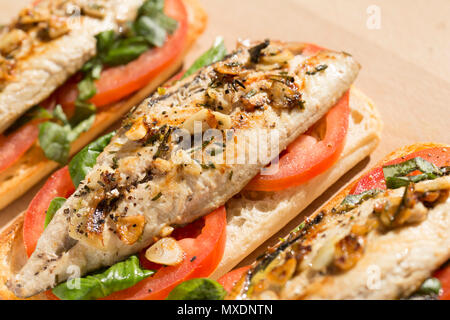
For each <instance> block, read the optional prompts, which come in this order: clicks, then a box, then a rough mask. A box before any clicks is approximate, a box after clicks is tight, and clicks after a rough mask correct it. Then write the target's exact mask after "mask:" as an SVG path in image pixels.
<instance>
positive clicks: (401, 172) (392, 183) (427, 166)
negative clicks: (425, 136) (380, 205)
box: [383, 157, 442, 189]
mask: <svg viewBox="0 0 450 320" xmlns="http://www.w3.org/2000/svg"><path fill="white" fill-rule="evenodd" d="M416 170H419V171H421V172H422V173H423V174H424V175H419V176H418V177H414V176H407V175H408V174H410V173H411V172H414V171H416ZM383 173H384V178H385V179H386V186H387V187H388V188H389V189H396V188H400V187H403V186H406V185H408V183H409V182H418V181H422V180H426V179H436V178H437V177H438V176H441V175H442V172H441V170H439V168H438V167H436V166H435V165H434V164H432V163H431V162H428V161H426V160H424V159H423V158H421V157H417V158H413V159H410V160H407V161H405V162H402V163H399V164H393V165H389V166H385V167H383ZM399 177H402V178H400V179H399Z"/></svg>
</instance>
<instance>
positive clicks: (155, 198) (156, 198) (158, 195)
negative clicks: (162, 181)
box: [152, 192, 163, 201]
mask: <svg viewBox="0 0 450 320" xmlns="http://www.w3.org/2000/svg"><path fill="white" fill-rule="evenodd" d="M162 195H163V194H162V193H161V192H160V193H158V194H157V195H156V196H154V197H153V198H152V201H156V200H158V199H159V198H161V196H162Z"/></svg>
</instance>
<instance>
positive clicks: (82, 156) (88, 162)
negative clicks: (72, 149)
mask: <svg viewBox="0 0 450 320" xmlns="http://www.w3.org/2000/svg"><path fill="white" fill-rule="evenodd" d="M114 134H115V133H114V132H111V133H109V134H107V135H105V136H103V137H101V138H99V139H97V140H96V141H94V142H92V143H91V144H90V145H88V146H87V147H85V148H84V149H83V150H81V151H80V152H79V153H78V154H77V155H76V156H75V157H73V159H72V161H70V163H69V173H70V177H71V178H72V181H73V184H74V185H75V187H78V185H79V184H80V182H81V181H83V180H84V178H85V177H86V175H87V174H88V173H89V171H91V169H92V168H93V167H94V165H95V163H96V161H97V157H98V156H99V155H100V153H101V152H103V150H104V149H105V147H106V146H107V145H108V144H109V142H110V141H111V138H112V137H113V136H114Z"/></svg>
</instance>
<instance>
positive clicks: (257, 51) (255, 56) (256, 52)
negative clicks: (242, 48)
mask: <svg viewBox="0 0 450 320" xmlns="http://www.w3.org/2000/svg"><path fill="white" fill-rule="evenodd" d="M269 45H270V40H268V39H266V40H264V42H262V43H260V44H258V45H256V46H254V47H252V48H250V49H249V50H248V52H249V54H250V61H251V62H252V63H258V62H259V58H260V57H261V51H263V50H264V49H265V48H267V47H268V46H269Z"/></svg>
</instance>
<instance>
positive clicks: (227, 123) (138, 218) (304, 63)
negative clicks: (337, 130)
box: [9, 40, 359, 297]
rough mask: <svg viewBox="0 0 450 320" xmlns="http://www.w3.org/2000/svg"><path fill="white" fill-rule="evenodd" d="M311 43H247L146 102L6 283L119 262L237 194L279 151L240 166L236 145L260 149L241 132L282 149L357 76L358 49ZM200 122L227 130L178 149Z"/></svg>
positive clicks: (34, 289)
mask: <svg viewBox="0 0 450 320" xmlns="http://www.w3.org/2000/svg"><path fill="white" fill-rule="evenodd" d="M303 49H304V45H302V44H296V45H293V44H283V43H275V42H272V43H270V42H269V41H268V40H266V41H265V42H262V43H259V44H255V45H254V46H251V45H249V46H248V47H246V46H244V45H242V46H240V47H238V49H237V50H236V51H235V52H234V53H233V54H231V55H229V56H228V57H226V58H225V59H224V60H223V61H221V62H218V63H216V64H213V65H211V66H209V67H206V68H204V69H202V70H200V71H199V72H198V73H197V74H195V75H192V76H191V77H189V78H187V79H185V80H184V81H181V82H179V83H178V84H176V85H174V86H173V87H171V88H169V89H166V90H165V92H163V91H164V90H159V94H155V96H153V97H151V98H149V99H147V100H145V101H144V102H143V103H142V104H141V105H139V106H138V107H137V108H136V109H135V110H134V111H132V113H131V114H130V115H129V116H128V117H127V118H126V119H125V121H124V125H123V127H122V128H121V129H120V130H119V132H118V133H117V134H116V136H115V137H114V138H113V139H112V141H111V143H110V144H109V146H107V147H106V149H105V150H104V152H103V153H102V154H101V155H100V156H99V158H98V160H97V164H96V165H95V167H94V168H93V169H92V171H91V172H90V173H89V174H88V176H87V177H86V179H85V181H84V182H83V183H82V184H81V185H80V186H79V187H78V189H77V191H76V192H75V193H74V194H73V195H72V196H71V197H70V198H69V199H68V201H67V202H66V204H65V205H64V206H63V207H62V208H61V209H60V210H59V211H58V212H57V213H56V215H55V217H54V219H53V220H52V222H51V223H50V225H49V226H48V227H47V229H46V230H45V232H44V234H43V236H42V237H41V239H40V240H39V242H38V245H37V249H36V251H35V252H34V253H33V255H32V256H31V258H30V259H29V261H28V262H27V264H26V265H25V266H24V268H23V269H22V270H21V272H20V273H19V274H17V275H16V277H15V278H14V279H12V280H11V281H10V282H9V287H10V288H11V289H12V290H13V292H14V293H15V294H16V295H17V296H19V297H29V296H32V295H34V294H37V293H39V292H41V291H43V290H46V289H48V288H51V287H53V286H55V285H56V284H57V283H59V282H62V281H64V280H66V279H67V277H68V274H67V271H66V270H67V268H68V266H70V265H77V266H79V267H80V269H81V273H82V274H85V273H87V272H89V271H92V270H95V269H98V268H100V267H103V266H109V265H112V264H114V263H115V262H117V261H120V260H123V259H124V258H126V257H127V256H129V255H130V254H133V253H135V252H138V251H139V250H141V249H143V248H145V247H147V246H148V245H149V244H151V243H153V242H154V241H155V240H156V239H158V237H159V236H160V235H161V233H162V230H164V229H166V227H167V226H170V227H176V226H180V225H184V224H187V223H190V222H192V221H194V220H195V219H197V218H199V217H201V216H203V215H205V214H208V213H210V212H211V211H213V210H214V209H216V208H218V207H219V206H221V205H223V204H224V203H225V202H226V201H227V200H228V199H230V198H231V197H232V196H233V195H235V194H237V193H238V192H240V191H241V190H242V188H243V187H244V186H245V185H246V184H247V183H248V182H249V180H250V179H252V177H254V176H255V175H256V174H258V173H259V172H260V170H261V168H263V167H264V166H266V165H267V164H268V163H269V162H270V161H271V157H273V156H274V155H273V154H272V153H271V152H273V148H272V147H275V144H276V147H278V142H276V143H275V142H273V140H272V139H271V138H270V135H269V134H268V136H267V139H266V141H265V142H266V143H267V145H268V147H267V153H266V157H265V158H266V159H264V157H258V159H257V161H254V162H252V163H249V162H250V161H239V159H236V157H237V155H238V154H239V153H238V151H235V153H234V158H233V156H229V155H230V154H232V153H233V150H236V148H237V147H238V146H237V144H239V143H240V144H239V146H240V148H241V149H240V150H244V151H245V152H244V155H245V159H249V156H250V155H254V154H255V153H257V143H255V142H254V141H252V140H251V139H241V138H243V137H245V135H246V134H248V133H250V132H252V130H254V129H260V130H266V132H268V133H273V132H275V131H276V132H278V134H279V149H278V148H277V152H276V155H277V154H278V153H279V152H280V151H281V150H283V149H284V148H286V146H287V145H288V144H289V143H291V142H292V141H293V140H294V139H295V138H296V137H298V136H299V135H300V134H302V133H304V132H305V131H306V130H307V129H308V128H309V127H310V126H311V125H312V124H314V123H315V122H317V121H318V120H319V119H320V118H321V117H323V116H324V115H325V113H326V112H327V111H328V110H329V109H330V108H331V107H332V106H333V105H334V104H335V103H336V102H337V101H338V99H339V98H340V97H341V96H342V95H343V94H344V93H345V92H346V91H347V90H349V88H350V85H351V84H352V83H353V81H354V80H355V78H356V76H357V73H358V71H359V65H358V64H357V63H356V62H355V61H354V59H353V58H352V57H351V56H350V55H348V54H346V53H337V52H331V51H322V52H319V53H317V54H315V55H313V56H306V55H302V51H303ZM194 120H195V121H197V123H201V125H200V127H201V128H202V130H203V131H204V130H205V129H207V128H209V129H217V131H215V132H219V133H220V134H219V136H216V137H215V138H214V139H213V140H211V139H209V138H206V137H205V136H206V134H207V133H208V131H206V132H205V133H204V137H203V138H204V139H203V143H201V145H200V146H195V144H194V146H191V144H189V145H188V146H184V147H183V148H180V145H183V144H185V142H186V141H184V140H183V141H181V139H179V138H176V136H175V135H174V134H173V133H174V132H176V131H177V129H179V130H181V129H184V130H185V131H184V132H188V137H190V134H191V133H192V129H193V124H194V123H195V121H194ZM200 133H201V131H200ZM222 138H223V139H222ZM239 141H241V142H239ZM242 141H243V142H242ZM211 148H215V149H214V150H215V151H214V153H213V152H211ZM241 154H242V153H241ZM223 155H226V156H223ZM199 159H200V160H199ZM220 159H222V161H220ZM223 159H225V160H226V161H223ZM230 159H234V160H231V162H234V163H231V164H230V163H229V162H230Z"/></svg>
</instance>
